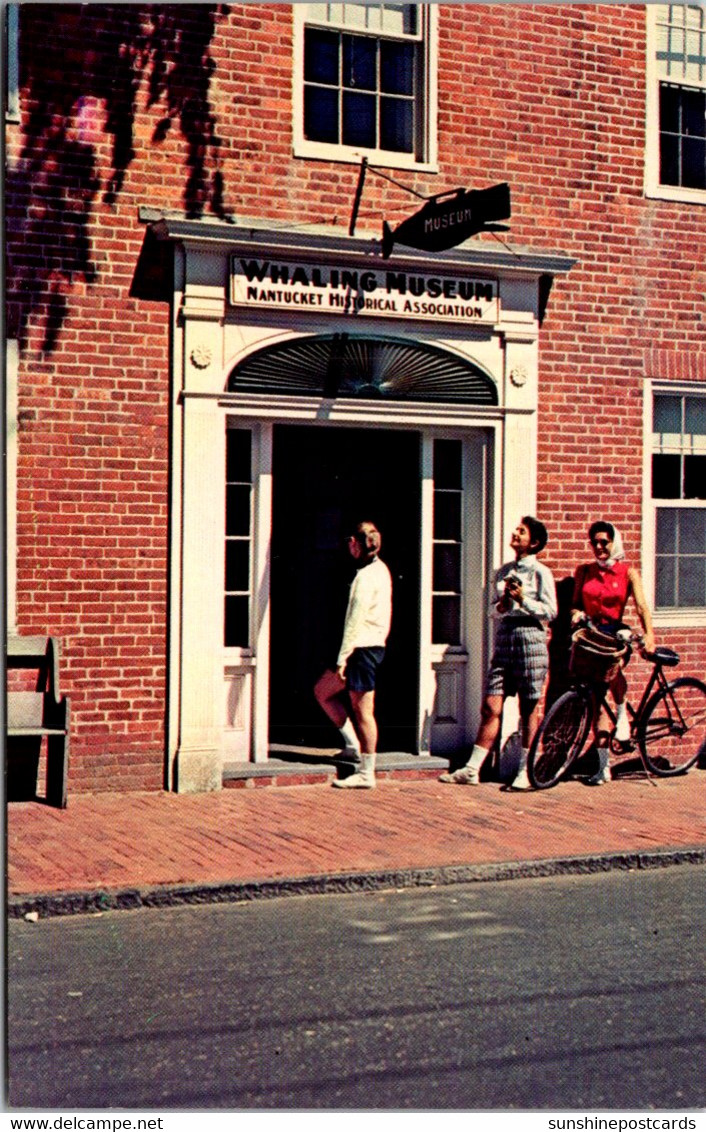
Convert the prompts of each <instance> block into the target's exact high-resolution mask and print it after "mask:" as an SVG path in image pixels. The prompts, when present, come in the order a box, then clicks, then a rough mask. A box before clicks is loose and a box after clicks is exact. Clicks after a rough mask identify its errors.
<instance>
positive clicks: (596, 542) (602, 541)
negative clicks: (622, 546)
mask: <svg viewBox="0 0 706 1132" xmlns="http://www.w3.org/2000/svg"><path fill="white" fill-rule="evenodd" d="M612 541H613V540H612V539H611V538H592V539H591V545H592V546H610V544H611V543H612Z"/></svg>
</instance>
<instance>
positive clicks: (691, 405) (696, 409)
mask: <svg viewBox="0 0 706 1132" xmlns="http://www.w3.org/2000/svg"><path fill="white" fill-rule="evenodd" d="M684 400H685V409H684V418H685V420H684V432H688V433H690V434H691V435H692V436H706V397H685V398H684Z"/></svg>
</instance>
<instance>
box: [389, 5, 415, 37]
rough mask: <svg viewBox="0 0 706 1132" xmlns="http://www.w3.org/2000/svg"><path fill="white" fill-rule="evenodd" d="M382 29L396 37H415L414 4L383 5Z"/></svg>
mask: <svg viewBox="0 0 706 1132" xmlns="http://www.w3.org/2000/svg"><path fill="white" fill-rule="evenodd" d="M383 27H384V29H385V31H388V32H394V33H396V34H397V35H401V34H404V35H416V34H417V8H416V4H385V5H384V15H383Z"/></svg>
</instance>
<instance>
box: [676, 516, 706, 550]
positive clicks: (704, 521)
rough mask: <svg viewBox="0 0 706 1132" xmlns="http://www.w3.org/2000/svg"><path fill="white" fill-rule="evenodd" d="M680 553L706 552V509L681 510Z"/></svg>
mask: <svg viewBox="0 0 706 1132" xmlns="http://www.w3.org/2000/svg"><path fill="white" fill-rule="evenodd" d="M679 553H680V554H706V511H702V510H700V509H699V510H698V511H697V510H694V511H681V510H680V511H679Z"/></svg>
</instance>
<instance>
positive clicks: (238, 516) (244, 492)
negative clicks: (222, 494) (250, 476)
mask: <svg viewBox="0 0 706 1132" xmlns="http://www.w3.org/2000/svg"><path fill="white" fill-rule="evenodd" d="M226 534H227V535H245V536H246V537H247V536H248V535H249V534H250V486H249V485H248V484H228V485H227V486H226Z"/></svg>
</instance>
